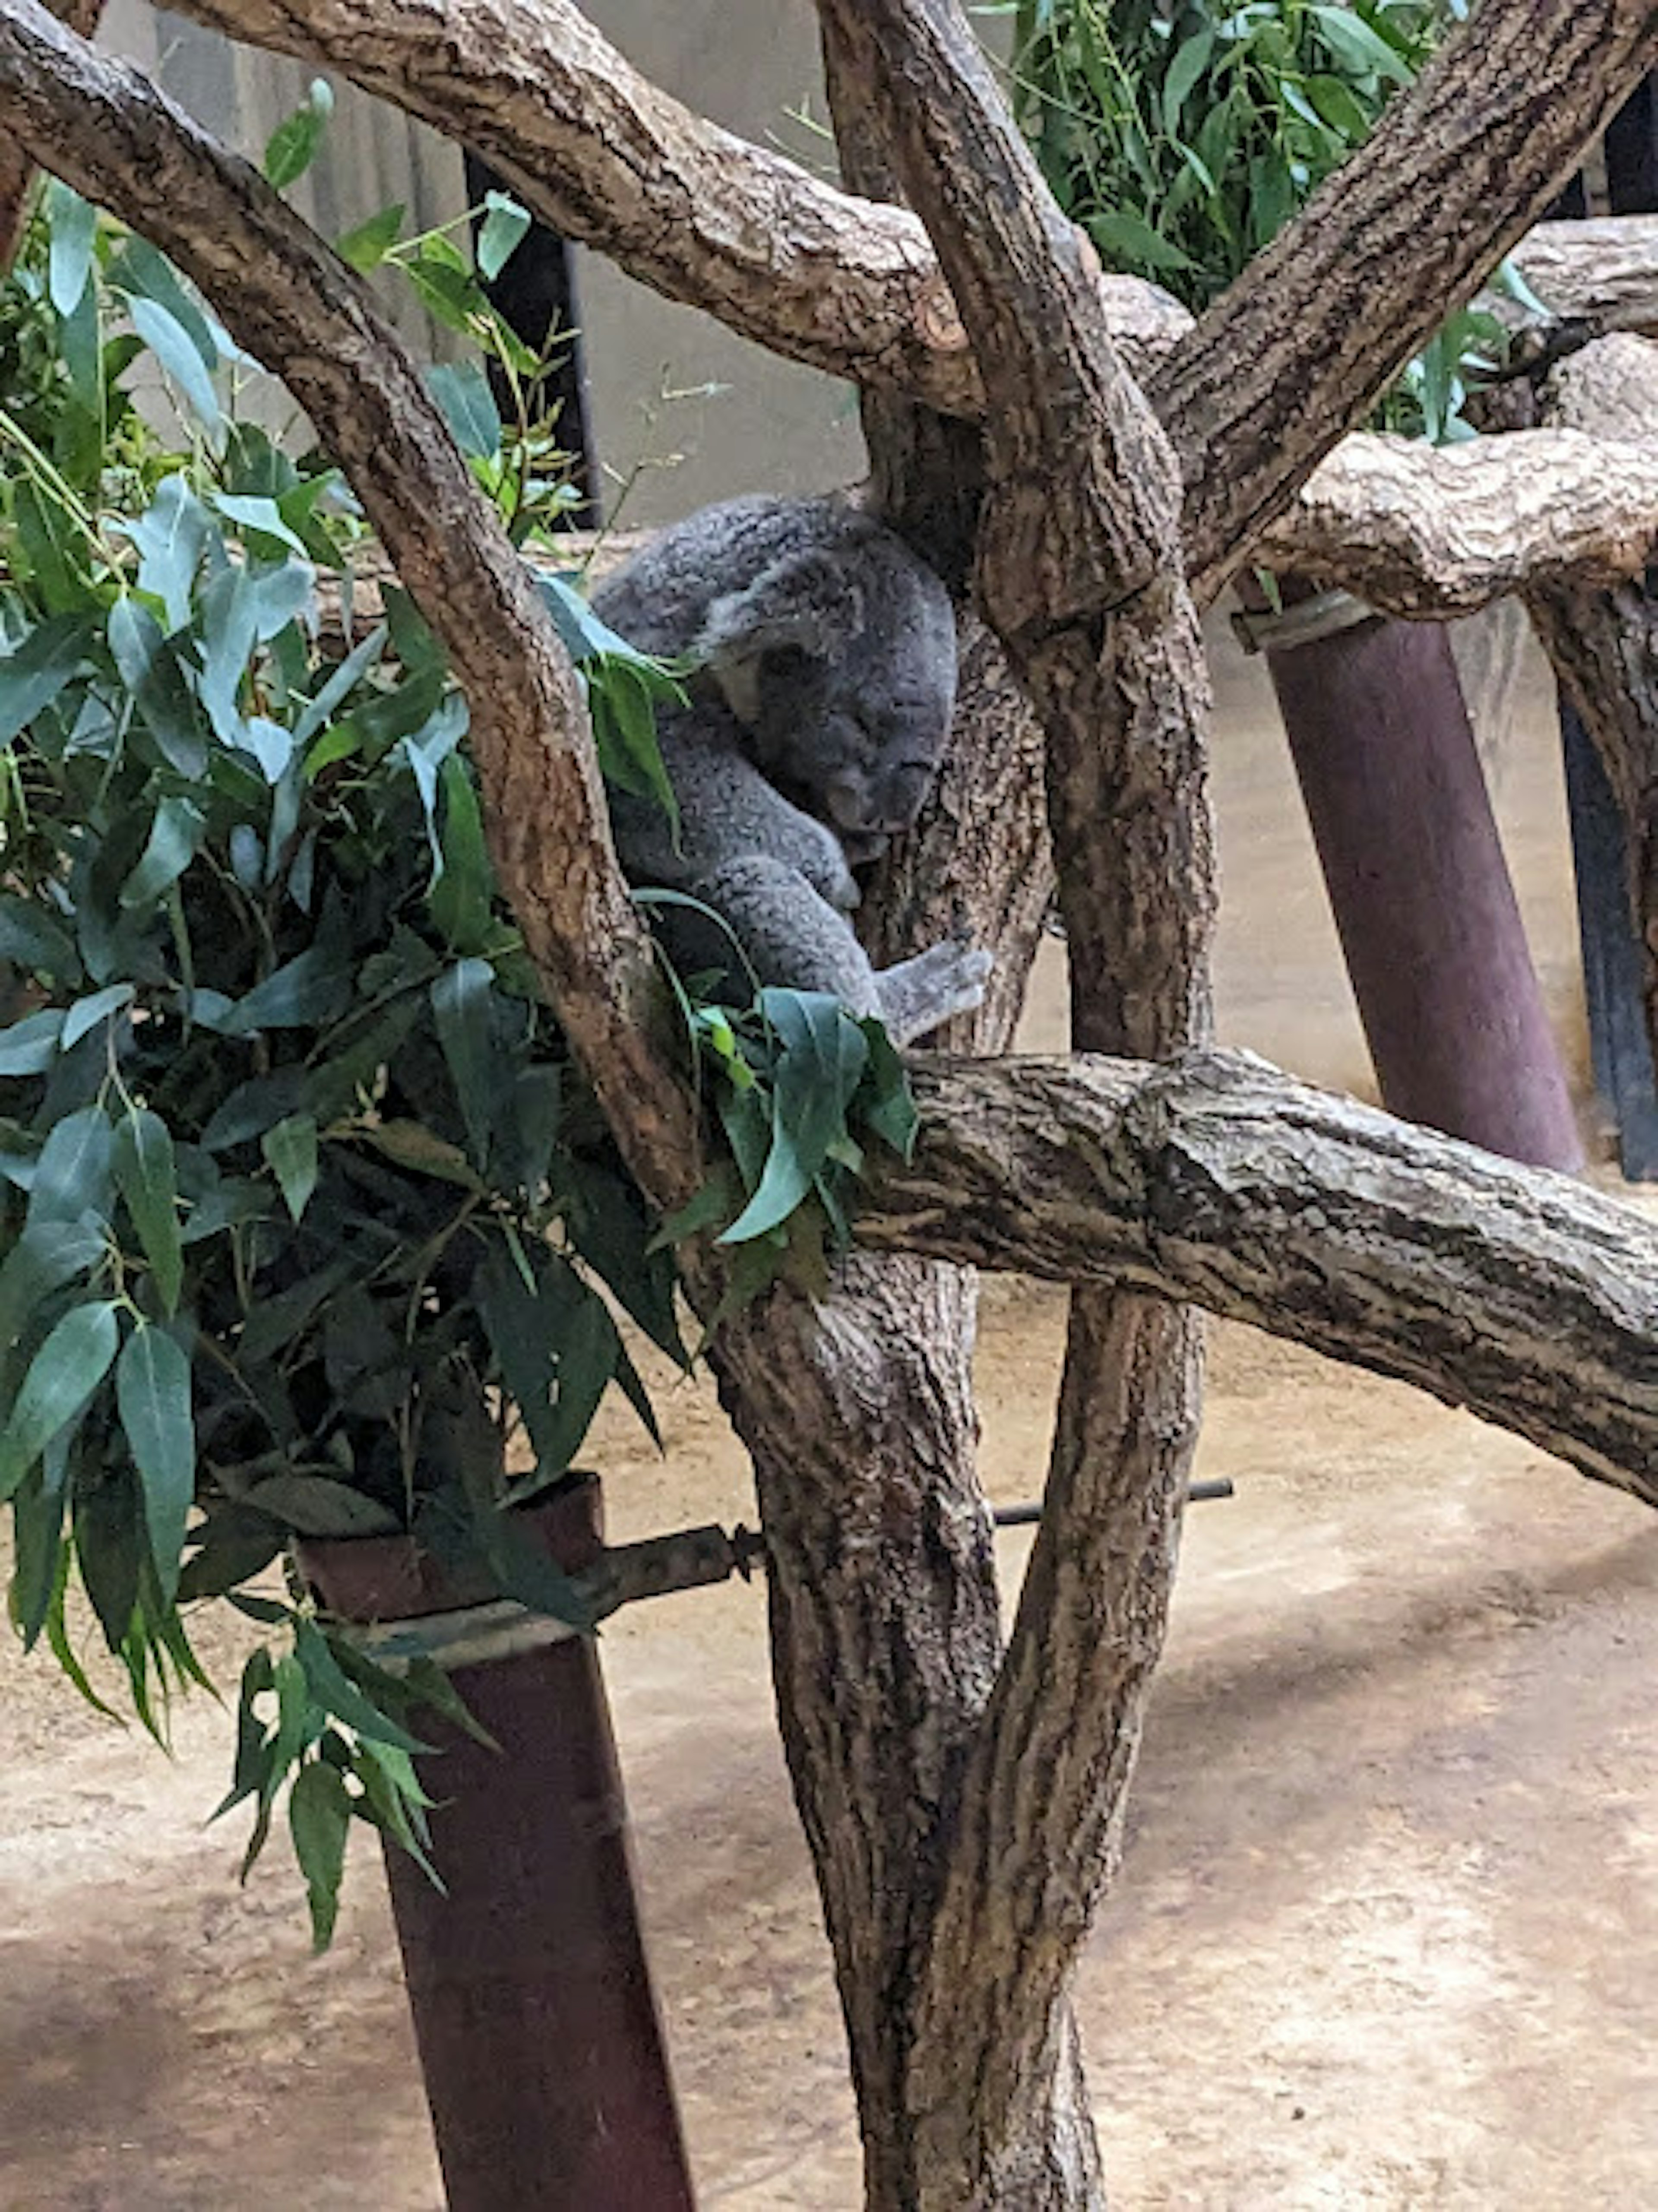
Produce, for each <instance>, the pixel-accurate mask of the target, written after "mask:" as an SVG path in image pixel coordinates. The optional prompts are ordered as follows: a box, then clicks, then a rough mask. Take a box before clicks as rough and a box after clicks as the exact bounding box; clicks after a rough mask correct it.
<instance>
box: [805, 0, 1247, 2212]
mask: <svg viewBox="0 0 1658 2212" xmlns="http://www.w3.org/2000/svg"><path fill="white" fill-rule="evenodd" d="M821 12H822V13H823V15H824V17H825V20H826V21H828V22H829V23H830V24H832V25H833V27H834V32H835V38H836V40H837V41H838V42H839V44H840V46H841V49H842V51H843V52H845V53H846V54H847V56H848V57H849V58H850V62H851V65H853V66H855V67H856V68H857V70H858V71H859V76H860V79H861V81H862V82H863V83H864V84H865V86H866V87H868V88H870V89H871V90H872V93H873V94H874V104H875V107H876V112H877V113H878V115H879V116H880V117H881V119H882V122H883V124H884V128H885V130H886V132H887V134H888V137H889V138H890V143H891V145H892V148H893V151H894V155H895V157H896V164H897V167H898V170H899V173H900V175H901V177H902V181H903V184H904V185H905V188H906V191H907V192H908V197H909V198H910V200H911V202H912V204H914V206H915V207H916V208H917V209H918V210H919V211H920V214H921V216H922V217H923V219H924V220H925V222H926V224H927V227H928V231H929V234H931V236H932V240H933V242H934V244H935V246H937V248H938V255H939V259H940V262H941V264H942V265H943V267H944V272H945V275H946V276H947V277H948V278H949V280H950V288H951V290H952V292H953V293H954V295H955V297H956V299H957V301H958V303H959V304H960V307H961V309H962V313H963V319H965V321H966V323H967V325H968V328H969V332H970V333H971V335H972V337H973V339H974V342H975V347H976V349H977V351H978V354H979V358H980V362H981V369H982V372H983V375H984V380H985V392H986V402H987V420H986V431H985V463H986V465H985V477H986V485H987V494H986V499H985V503H984V507H983V511H982V516H981V527H980V541H979V567H978V574H979V588H980V597H981V601H982V603H983V605H984V606H985V609H986V611H987V615H988V617H989V618H990V620H991V622H992V623H993V625H994V626H995V628H996V629H997V630H998V632H999V635H1001V637H1002V640H1003V642H1004V643H1005V645H1006V647H1007V648H1008V652H1009V654H1010V657H1011V659H1012V660H1013V662H1014V664H1015V665H1016V666H1017V668H1018V670H1019V672H1020V673H1021V675H1022V676H1023V678H1024V679H1025V682H1026V684H1028V685H1029V690H1030V692H1031V696H1032V699H1033V701H1034V702H1035V706H1036V708H1037V712H1038V714H1039V716H1040V717H1041V720H1042V725H1043V728H1044V731H1045V733H1046V736H1047V741H1048V814H1049V823H1050V828H1051V831H1052V835H1053V841H1054V857H1055V860H1056V862H1057V865H1058V870H1059V881H1060V901H1061V905H1062V908H1063V910H1064V913H1065V917H1066V930H1067V934H1068V936H1069V938H1070V940H1071V950H1072V1033H1073V1036H1075V1037H1076V1039H1077V1041H1078V1043H1080V1044H1082V1045H1084V1047H1093V1048H1101V1049H1108V1050H1115V1051H1129V1052H1135V1053H1139V1054H1161V1053H1163V1052H1165V1051H1168V1050H1169V1049H1171V1048H1175V1047H1176V1046H1178V1045H1180V1044H1181V1043H1183V1042H1189V1041H1191V1039H1192V1038H1193V1036H1201V1035H1202V1034H1203V1033H1204V1030H1205V1028H1206V1023H1207V1019H1208V969H1207V960H1208V945H1209V938H1210V933H1211V929H1212V920H1213V904H1214V885H1213V878H1212V857H1211V830H1210V820H1209V811H1208V800H1207V793H1206V780H1205V765H1206V763H1205V753H1206V718H1207V711H1208V695H1207V688H1206V678H1205V672H1204V667H1203V659H1202V653H1201V651H1200V647H1199V640H1198V633H1197V623H1196V617H1195V614H1194V612H1193V606H1192V603H1191V600H1190V598H1189V596H1188V594H1187V591H1186V588H1185V585H1184V580H1183V578H1182V574H1181V547H1180V539H1179V529H1180V511H1181V488H1180V484H1179V481H1178V477H1177V475H1176V472H1175V468H1174V466H1173V465H1172V457H1171V455H1170V453H1169V449H1168V447H1167V444H1166V442H1165V441H1164V439H1163V435H1162V433H1161V431H1160V429H1159V428H1158V425H1157V418H1156V416H1154V415H1153V413H1152V411H1151V408H1150V407H1149V405H1148V404H1147V403H1146V401H1145V397H1144V395H1143V394H1142V393H1141V392H1140V391H1139V389H1138V387H1137V386H1135V385H1134V383H1133V380H1132V379H1131V378H1130V377H1129V375H1128V374H1127V371H1126V370H1125V368H1124V367H1123V365H1122V362H1121V359H1120V357H1119V356H1118V355H1117V353H1116V351H1115V349H1114V346H1113V345H1112V343H1111V339H1110V334H1109V332H1108V329H1107V327H1106V325H1105V322H1104V319H1103V318H1102V313H1101V311H1100V297H1099V290H1098V285H1097V282H1096V275H1097V271H1096V264H1095V263H1094V261H1093V258H1092V255H1091V252H1089V251H1088V250H1087V249H1086V248H1085V247H1084V245H1083V243H1082V242H1081V241H1080V240H1079V239H1078V234H1077V233H1076V231H1075V230H1074V229H1073V228H1072V226H1071V225H1070V224H1069V223H1068V222H1066V220H1065V219H1064V217H1063V216H1061V215H1060V211H1059V210H1058V209H1057V208H1056V207H1055V206H1054V203H1053V201H1052V199H1051V197H1049V195H1048V192H1047V191H1046V189H1045V187H1044V186H1043V185H1042V181H1041V179H1040V177H1039V176H1038V175H1037V173H1036V171H1035V164H1034V162H1033V161H1032V160H1031V158H1030V155H1029V149H1027V147H1026V146H1025V145H1024V143H1023V140H1022V139H1021V138H1020V137H1019V135H1018V133H1017V131H1016V130H1015V128H1014V126H1013V124H1012V122H1011V118H1010V117H1009V115H1008V113H1007V111H1006V109H1005V106H1004V105H1003V103H1002V101H1001V100H1000V98H999V94H998V92H997V90H996V88H995V86H994V84H993V82H992V81H991V79H990V77H989V75H988V72H987V70H986V69H985V67H984V64H983V63H982V60H981V58H980V56H979V54H978V52H977V51H976V49H975V46H974V45H973V43H972V40H971V39H970V37H969V33H968V31H967V28H966V25H965V23H964V21H963V18H962V16H961V14H960V12H959V10H958V9H957V7H956V6H955V5H954V0H822V8H821ZM1198 1346H1199V1337H1198V1332H1197V1324H1196V1322H1195V1320H1194V1318H1193V1316H1190V1315H1189V1314H1187V1313H1186V1312H1184V1311H1182V1310H1180V1309H1178V1308H1176V1307H1174V1306H1171V1305H1169V1304H1165V1303H1163V1301H1161V1300H1157V1299H1148V1298H1145V1297H1140V1296H1138V1295H1135V1294H1133V1293H1123V1292H1116V1291H1079V1292H1078V1293H1077V1294H1076V1295H1074V1296H1073V1297H1072V1313H1071V1327H1070V1334H1069V1340H1068V1342H1067V1346H1066V1370H1065V1378H1064V1383H1063V1385H1062V1389H1061V1393H1060V1410H1059V1423H1058V1428H1057V1431H1056V1436H1055V1441H1054V1455H1053V1460H1052V1463H1051V1467H1050V1472H1049V1477H1048V1499H1047V1508H1048V1510H1047V1511H1046V1513H1045V1515H1044V1517H1043V1526H1042V1532H1041V1534H1040V1535H1039V1537H1038V1540H1037V1543H1036V1547H1035V1551H1034V1553H1033V1554H1032V1557H1031V1561H1030V1565H1029V1568H1028V1570H1027V1572H1026V1577H1025V1582H1024V1586H1023V1590H1022V1592H1021V1596H1020V1603H1019V1609H1018V1614H1017V1620H1016V1621H1015V1624H1014V1628H1013V1632H1012V1635H1011V1639H1010V1643H1009V1647H1008V1650H1007V1653H1006V1656H1005V1660H1004V1662H1003V1665H1002V1668H1001V1669H1000V1672H999V1674H998V1676H997V1680H996V1685H995V1688H994V1690H993V1693H992V1697H991V1700H990V1705H989V1707H988V1709H987V1712H986V1715H985V1718H984V1723H983V1725H982V1726H981V1729H979V1731H978V1733H977V1735H976V1737H975V1740H974V1741H973V1742H972V1743H971V1744H970V1746H969V1747H968V1750H967V1756H966V1761H965V1765H964V1769H963V1773H962V1775H961V1778H960V1781H959V1785H958V1788H957V1792H956V1795H955V1797H954V1810H953V1820H954V1835H953V1839H952V1849H951V1850H950V1858H949V1863H948V1866H947V1869H946V1872H945V1877H944V1887H943V1891H942V1893H941V1895H940V1897H939V1900H938V1909H937V1911H936V1914H935V1916H934V1918H933V1922H932V1929H931V1940H930V1942H929V1945H928V1947H927V1949H926V1954H925V1955H924V1957H923V1958H922V1959H921V1960H919V1961H918V1962H917V1973H916V1979H915V1983H914V1994H913V1996H912V1999H911V2007H910V2010H911V2017H912V2020H913V2022H914V2039H915V2047H914V2062H913V2068H912V2076H911V2080H910V2082H909V2084H908V2096H909V2102H910V2107H911V2111H912V2113H913V2116H914V2150H913V2156H914V2180H913V2182H912V2184H911V2186H910V2190H909V2191H908V2193H907V2194H906V2195H905V2196H904V2197H902V2199H900V2200H899V2201H902V2202H904V2203H911V2202H913V2203H915V2204H916V2205H918V2206H920V2207H923V2208H932V2207H935V2206H936V2207H938V2208H944V2207H946V2206H949V2207H955V2206H958V2205H964V2204H969V2203H973V2204H978V2203H984V2204H990V2203H1008V2204H1012V2203H1017V2204H1020V2205H1022V2206H1028V2207H1029V2208H1031V2212H1042V2208H1054V2212H1057V2208H1060V2207H1070V2206H1077V2207H1080V2206H1083V2205H1087V2204H1093V2203H1096V2202H1097V2198H1098V2175H1097V2166H1096V2153H1095V2149H1094V2144H1093V2137H1092V2131H1091V2129H1090V2126H1089V2125H1088V2122H1087V2118H1086V2111H1085V2106H1084V2105H1083V2104H1082V2100H1080V2098H1079V2097H1078V2094H1077V2092H1076V2075H1075V2058H1074V2042H1073V2035H1072V2028H1071V2026H1070V2020H1069V2013H1068V2009H1067V2007H1066V1984H1067V1982H1068V1978H1069V1975H1070V1971H1071V1966H1072V1960H1074V1957H1075V1954H1076V1950H1077V1947H1078V1944H1079V1942H1081V1940H1082V1937H1083V1935H1084V1931H1085V1929H1086V1927H1087V1924H1088V1921H1089V1918H1090V1915H1091V1913H1092V1911H1093V1908H1094V1905H1095V1903H1096V1899H1097V1897H1098V1895H1099V1893H1100V1890H1101V1887H1102V1884H1103V1882H1104V1880H1105V1878H1106V1876H1107V1875H1108V1872H1109V1869H1110V1867H1111V1865H1112V1863H1113V1861H1114V1854H1115V1849H1116V1842H1117V1838H1118V1834H1119V1830H1120V1823H1121V1810H1122V1806H1123V1802H1124V1794H1125V1790H1126V1786H1127V1779H1128V1776H1129V1773H1130V1771H1131V1770H1132V1767H1133V1758H1134V1753H1135V1749H1136V1747H1137V1744H1138V1741H1139V1722H1140V1715H1141V1711H1142V1709H1143V1701H1144V1695H1145V1688H1146V1686H1147V1684H1148V1682H1149V1679H1150V1674H1151V1667H1152V1666H1153V1664H1154V1663H1155V1660H1156V1656H1157V1651H1158V1650H1159V1648H1160V1646H1161V1643H1162V1635H1163V1620H1164V1618H1165V1613H1166V1606H1167V1598H1168V1591H1169V1584H1170V1582H1171V1580H1172V1576H1173V1569H1174V1557H1175V1542H1176V1532H1177V1529H1178V1526H1179V1513H1180V1500H1181V1496H1182V1495H1183V1492H1184V1486H1185V1478H1186V1472H1187V1467H1188V1465H1189V1461H1190V1455H1191V1449H1192V1446H1193V1442H1194V1440H1195V1436H1196V1428H1197V1415H1198V1406H1199V1393H1198V1380H1197V1355H1198Z"/></svg>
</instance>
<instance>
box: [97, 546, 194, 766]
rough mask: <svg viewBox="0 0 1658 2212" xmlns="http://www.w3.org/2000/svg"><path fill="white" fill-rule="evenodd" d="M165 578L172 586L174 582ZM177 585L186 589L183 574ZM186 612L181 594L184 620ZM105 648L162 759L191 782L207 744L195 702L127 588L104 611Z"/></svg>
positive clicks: (158, 632)
mask: <svg viewBox="0 0 1658 2212" xmlns="http://www.w3.org/2000/svg"><path fill="white" fill-rule="evenodd" d="M170 582H172V583H173V585H175V586H177V585H178V584H179V579H177V578H173V579H170ZM182 587H183V589H184V590H185V592H186V593H187V592H188V589H189V578H188V576H185V578H184V579H183V584H182ZM189 611H190V610H189V600H188V598H187V597H186V599H185V602H184V616H185V619H186V620H187V619H188V617H189ZM109 649H110V653H111V656H112V659H113V660H114V662H115V666H116V670H117V671H118V674H119V676H120V678H121V681H122V683H123V684H125V686H126V688H127V690H129V691H130V692H131V694H132V696H133V701H134V703H135V704H136V706H137V709H138V714H139V717H140V719H141V720H142V721H143V725H144V726H145V728H146V729H148V730H149V733H150V735H151V736H152V737H153V738H155V744H156V748H157V750H159V752H160V753H161V757H162V759H163V760H164V761H165V762H166V763H167V766H168V767H169V768H171V769H176V770H177V771H178V773H179V775H182V776H184V777H185V778H187V779H188V781H191V783H194V782H196V781H197V780H198V779H199V778H200V776H201V775H202V773H203V770H204V769H205V768H206V766H207V745H206V743H205V740H204V738H203V732H202V728H201V719H200V714H199V711H198V709H197V704H196V701H195V699H194V697H193V696H192V695H191V691H190V689H189V687H188V685H187V684H185V677H184V671H183V670H182V669H181V668H180V667H179V661H178V657H177V655H176V653H174V652H173V650H172V648H171V647H169V646H168V645H167V642H166V641H165V639H164V638H163V637H162V635H161V624H160V623H158V622H157V621H156V619H155V616H154V615H152V614H151V613H150V611H149V608H148V607H145V606H141V605H139V603H138V601H137V599H135V598H133V596H132V595H131V593H130V592H123V593H122V595H121V597H120V598H119V599H117V600H116V602H115V604H114V605H113V606H112V608H111V609H110V611H109Z"/></svg>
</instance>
